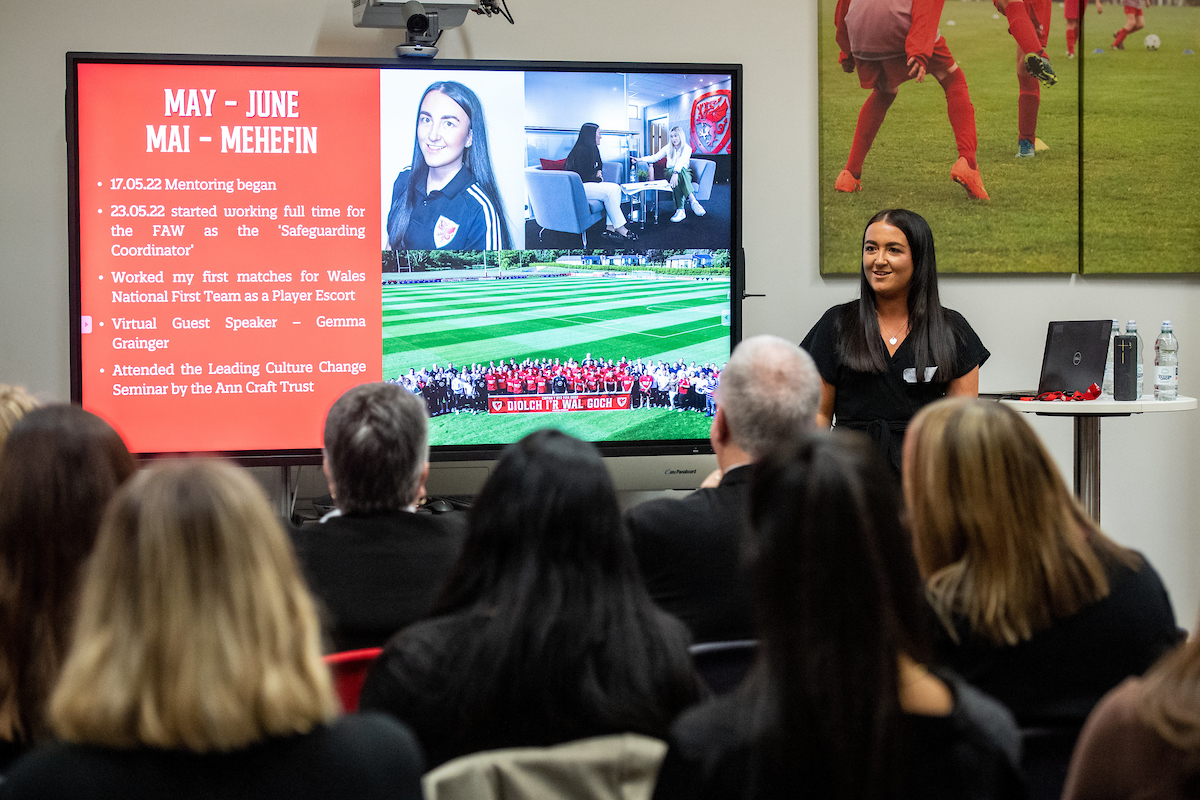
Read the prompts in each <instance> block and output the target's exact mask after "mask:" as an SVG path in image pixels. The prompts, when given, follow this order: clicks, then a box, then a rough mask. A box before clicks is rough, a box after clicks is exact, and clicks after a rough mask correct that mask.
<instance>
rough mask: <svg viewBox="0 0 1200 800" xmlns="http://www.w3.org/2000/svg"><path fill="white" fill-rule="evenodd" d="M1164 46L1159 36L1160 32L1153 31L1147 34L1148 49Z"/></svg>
mask: <svg viewBox="0 0 1200 800" xmlns="http://www.w3.org/2000/svg"><path fill="white" fill-rule="evenodd" d="M1160 46H1162V40H1161V39H1159V38H1158V34H1156V33H1151V34H1148V35H1147V36H1146V49H1147V50H1157V49H1158V48H1159V47H1160Z"/></svg>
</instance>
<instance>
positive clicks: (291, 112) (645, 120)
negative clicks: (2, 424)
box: [67, 54, 741, 461]
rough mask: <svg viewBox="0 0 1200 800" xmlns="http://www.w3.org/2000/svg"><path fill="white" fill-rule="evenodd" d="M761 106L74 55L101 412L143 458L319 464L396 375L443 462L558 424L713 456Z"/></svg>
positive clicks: (647, 68) (736, 310) (86, 283)
mask: <svg viewBox="0 0 1200 800" xmlns="http://www.w3.org/2000/svg"><path fill="white" fill-rule="evenodd" d="M740 91H741V73H740V68H739V67H736V66H729V65H723V66H721V65H687V66H681V65H642V64H639V65H636V68H634V66H633V65H617V64H536V63H495V62H488V63H482V62H481V63H474V62H443V63H436V62H435V63H430V62H419V63H417V64H408V63H402V62H391V63H387V64H381V63H378V62H370V63H368V62H362V61H353V60H333V59H325V60H318V59H306V60H299V59H261V58H249V57H247V58H219V59H217V58H201V57H184V56H133V57H131V56H115V55H105V54H69V55H68V98H67V100H68V102H67V108H68V112H67V113H68V125H67V130H68V136H69V139H70V142H69V145H70V155H69V166H70V203H71V209H70V222H71V231H70V232H71V258H72V264H71V285H72V287H71V288H72V295H71V303H72V314H71V321H72V328H73V329H72V362H73V363H72V392H73V395H74V398H75V399H76V400H77V401H80V402H81V403H82V404H83V406H84V407H85V408H87V409H88V410H90V411H93V412H95V413H97V414H99V415H100V416H102V417H104V418H105V419H107V420H108V421H109V422H111V423H112V424H113V425H114V426H115V427H116V428H117V429H118V430H119V431H120V432H121V433H122V435H123V436H124V438H125V440H126V442H127V443H128V445H129V447H130V449H131V450H132V451H134V452H137V453H145V454H151V453H178V452H223V453H229V454H232V455H235V456H238V457H241V458H243V459H244V460H247V461H254V460H273V459H287V458H301V459H303V458H312V457H313V456H314V454H315V453H316V452H317V450H318V449H319V448H320V446H321V428H322V424H323V420H324V417H325V413H326V411H327V410H328V408H329V406H330V405H331V404H332V403H333V401H334V400H335V399H336V398H337V397H338V396H339V395H340V394H341V393H342V392H344V391H345V390H346V389H348V388H350V387H351V386H354V385H357V384H359V383H363V382H366V381H378V380H388V381H395V382H399V383H402V384H403V385H404V386H405V387H406V388H408V389H409V390H410V391H412V392H414V393H417V394H419V395H421V396H422V398H423V399H424V400H425V403H426V406H427V408H428V409H429V413H430V416H431V432H430V438H431V444H432V445H433V446H434V450H433V453H434V457H435V458H436V457H438V456H442V457H464V456H468V455H469V456H471V457H475V456H477V455H479V454H483V453H487V452H491V451H494V450H495V449H497V448H498V447H499V446H502V445H504V444H506V443H509V442H512V441H515V440H516V439H518V438H520V437H521V436H522V435H524V434H525V433H527V432H529V431H531V430H534V429H536V428H539V427H545V426H554V427H558V428H560V429H562V430H565V431H567V432H569V433H572V434H574V435H577V436H580V437H581V438H584V439H587V440H589V441H594V442H597V443H598V444H601V445H602V446H604V447H605V448H606V449H607V450H608V451H610V452H641V453H647V452H683V451H688V449H689V448H692V449H694V448H695V447H697V446H700V445H701V444H702V443H703V442H704V441H705V440H706V439H707V435H708V434H707V432H708V426H709V423H710V420H709V415H710V414H711V413H712V401H711V395H712V391H713V389H714V387H715V386H716V384H717V383H718V381H719V375H720V369H721V367H722V366H723V365H724V362H725V360H726V359H727V358H728V356H729V352H730V348H731V346H732V344H733V342H734V341H735V339H736V336H737V331H738V329H739V323H740V320H739V315H740V303H739V299H740V292H739V290H738V288H737V287H738V286H740V269H741V265H740V263H739V258H738V255H739V254H740V220H739V214H740V178H739V173H740V167H741V164H740V147H739V144H740V143H739V138H740V114H739V104H740V101H741V98H740ZM581 164H583V165H584V166H583V167H581V166H580V165H581ZM569 167H574V171H572V169H570V168H569Z"/></svg>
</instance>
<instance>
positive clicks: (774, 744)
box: [654, 433, 1022, 800]
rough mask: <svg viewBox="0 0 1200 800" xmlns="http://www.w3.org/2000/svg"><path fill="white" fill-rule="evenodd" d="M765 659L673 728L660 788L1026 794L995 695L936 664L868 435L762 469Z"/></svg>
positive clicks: (796, 453)
mask: <svg viewBox="0 0 1200 800" xmlns="http://www.w3.org/2000/svg"><path fill="white" fill-rule="evenodd" d="M750 508H751V547H752V550H751V552H752V560H753V568H754V573H755V577H756V579H757V587H758V619H759V625H760V632H761V650H760V656H759V661H758V663H757V665H756V667H755V670H754V672H752V673H751V676H750V677H749V678H748V679H747V681H746V682H745V683H744V684H743V685H742V686H741V687H740V688H739V689H738V690H737V691H735V692H734V693H733V694H731V695H726V696H724V697H722V698H719V699H718V700H716V701H714V702H712V703H709V704H706V705H703V706H700V707H699V708H696V709H693V710H691V711H689V712H687V713H685V714H684V715H683V716H682V717H681V718H680V719H679V721H678V722H677V723H676V724H675V725H674V727H673V728H672V730H671V738H670V742H669V743H670V748H669V749H668V751H667V756H666V759H665V761H664V763H663V766H662V771H661V772H660V774H659V783H658V787H657V790H656V792H655V795H654V796H655V797H656V798H660V799H662V800H669V799H670V798H777V797H778V798H783V797H789V798H791V797H814V798H816V797H820V798H838V799H839V800H850V799H851V798H853V799H854V800H859V799H865V798H914V799H915V798H1009V797H1014V798H1015V797H1020V796H1022V792H1021V787H1020V780H1019V777H1018V775H1017V758H1018V751H1019V747H1020V745H1019V738H1018V732H1017V729H1016V726H1015V724H1014V723H1013V720H1012V717H1011V716H1010V715H1009V714H1008V712H1007V711H1005V710H1004V708H1003V707H1002V706H1001V705H1000V704H999V703H997V702H995V701H994V700H992V699H990V698H988V697H986V696H984V695H983V694H981V693H980V692H978V691H976V690H975V689H973V688H971V687H970V686H967V685H966V684H964V683H962V682H960V681H958V680H957V679H954V678H951V677H949V676H945V675H940V674H936V673H934V672H931V671H930V669H929V668H928V667H927V666H926V665H927V664H929V650H928V648H929V644H928V631H927V627H926V626H927V615H926V609H925V604H924V600H923V598H922V594H921V580H920V576H919V574H918V572H917V567H916V564H915V563H914V561H913V556H912V544H911V541H910V539H909V536H908V533H907V531H906V530H905V528H904V526H903V524H902V522H901V520H900V515H901V498H900V491H899V487H898V486H897V485H896V483H895V480H894V478H893V477H892V475H891V474H890V472H889V470H888V468H887V466H886V465H885V464H884V462H883V460H882V459H881V458H880V456H879V454H878V453H877V452H876V451H875V450H874V449H873V448H872V446H871V445H870V443H869V442H868V441H867V440H866V438H865V437H861V435H859V434H841V433H837V434H828V433H822V434H815V435H810V436H809V437H806V438H804V439H802V440H801V441H800V442H799V443H798V444H797V445H795V446H785V447H784V448H782V449H781V450H779V451H777V452H776V453H775V454H773V455H771V456H770V457H768V458H766V459H764V460H763V461H761V462H760V463H759V464H758V465H757V466H756V467H755V475H754V483H753V485H752V487H751V494H750Z"/></svg>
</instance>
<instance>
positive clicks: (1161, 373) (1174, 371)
mask: <svg viewBox="0 0 1200 800" xmlns="http://www.w3.org/2000/svg"><path fill="white" fill-rule="evenodd" d="M1178 395H1179V340H1178V339H1176V338H1175V334H1174V333H1172V332H1171V320H1169V319H1164V320H1163V324H1162V333H1160V334H1159V335H1158V340H1157V341H1156V342H1155V343H1154V399H1155V400H1174V399H1175V398H1176V397H1177V396H1178Z"/></svg>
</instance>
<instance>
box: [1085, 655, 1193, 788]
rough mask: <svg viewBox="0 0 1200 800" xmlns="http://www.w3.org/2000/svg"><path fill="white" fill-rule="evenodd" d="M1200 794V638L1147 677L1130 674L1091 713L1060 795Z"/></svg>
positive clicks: (1162, 662)
mask: <svg viewBox="0 0 1200 800" xmlns="http://www.w3.org/2000/svg"><path fill="white" fill-rule="evenodd" d="M1197 796H1200V638H1196V636H1193V637H1192V639H1191V640H1189V641H1188V642H1187V643H1185V644H1183V645H1181V646H1180V647H1179V648H1178V649H1176V650H1175V651H1174V652H1172V653H1171V654H1169V655H1168V656H1167V657H1166V658H1164V659H1162V660H1161V661H1160V662H1158V663H1157V664H1156V665H1154V666H1153V667H1152V668H1151V669H1150V671H1149V672H1147V673H1146V676H1145V677H1144V678H1127V679H1126V680H1125V681H1124V682H1123V683H1121V684H1120V685H1119V686H1118V687H1117V688H1116V689H1113V690H1112V691H1111V692H1109V693H1108V694H1107V695H1105V696H1104V699H1102V700H1101V701H1100V703H1099V705H1097V706H1096V708H1095V710H1093V711H1092V714H1091V716H1090V717H1088V720H1087V724H1085V725H1084V726H1083V731H1082V732H1081V733H1080V734H1079V743H1078V744H1077V745H1076V747H1075V755H1074V757H1073V758H1072V759H1071V767H1070V770H1069V772H1068V773H1067V785H1066V787H1065V788H1064V790H1063V800H1101V799H1102V798H1103V800H1109V799H1110V798H1111V800H1135V799H1140V800H1150V799H1151V798H1163V799H1164V800H1166V798H1185V797H1197Z"/></svg>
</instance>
